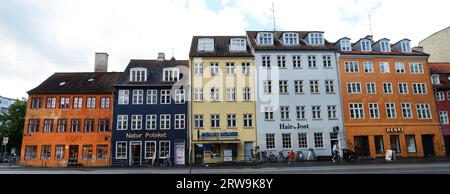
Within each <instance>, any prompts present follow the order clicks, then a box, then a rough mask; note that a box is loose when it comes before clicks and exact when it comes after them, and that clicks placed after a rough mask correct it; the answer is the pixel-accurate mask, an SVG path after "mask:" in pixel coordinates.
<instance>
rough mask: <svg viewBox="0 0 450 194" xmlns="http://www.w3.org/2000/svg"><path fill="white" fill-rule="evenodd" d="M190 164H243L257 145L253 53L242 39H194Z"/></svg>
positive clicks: (190, 109)
mask: <svg viewBox="0 0 450 194" xmlns="http://www.w3.org/2000/svg"><path fill="white" fill-rule="evenodd" d="M189 57H190V60H189V63H190V64H189V65H190V70H191V87H190V88H191V95H192V96H191V98H190V99H191V102H190V104H189V115H191V116H190V122H189V123H190V140H191V157H192V158H191V161H193V162H194V163H195V164H208V163H222V162H244V161H246V160H250V159H251V152H252V149H254V148H255V146H256V145H257V142H256V118H255V117H256V114H255V97H256V96H255V90H256V88H255V87H254V85H255V84H254V78H253V76H254V74H255V73H254V65H253V59H254V58H253V54H252V53H251V51H250V48H249V47H248V46H247V40H246V38H245V37H244V36H242V37H241V36H233V37H231V36H210V37H205V36H202V37H198V36H195V37H193V40H192V45H191V50H190V54H189Z"/></svg>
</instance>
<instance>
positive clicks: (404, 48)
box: [401, 40, 411, 52]
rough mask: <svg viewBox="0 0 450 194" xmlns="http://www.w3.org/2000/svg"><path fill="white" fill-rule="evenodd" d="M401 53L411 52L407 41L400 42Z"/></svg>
mask: <svg viewBox="0 0 450 194" xmlns="http://www.w3.org/2000/svg"><path fill="white" fill-rule="evenodd" d="M401 47H402V52H411V45H410V43H409V41H407V40H404V41H402V42H401Z"/></svg>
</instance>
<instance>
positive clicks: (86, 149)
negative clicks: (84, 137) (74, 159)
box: [83, 145, 92, 160]
mask: <svg viewBox="0 0 450 194" xmlns="http://www.w3.org/2000/svg"><path fill="white" fill-rule="evenodd" d="M91 159H92V145H83V160H91Z"/></svg>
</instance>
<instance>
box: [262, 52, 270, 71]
mask: <svg viewBox="0 0 450 194" xmlns="http://www.w3.org/2000/svg"><path fill="white" fill-rule="evenodd" d="M262 66H263V67H265V68H270V56H269V55H264V56H262Z"/></svg>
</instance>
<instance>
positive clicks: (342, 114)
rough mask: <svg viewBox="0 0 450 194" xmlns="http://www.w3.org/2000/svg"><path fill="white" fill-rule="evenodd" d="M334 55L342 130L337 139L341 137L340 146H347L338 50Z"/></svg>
mask: <svg viewBox="0 0 450 194" xmlns="http://www.w3.org/2000/svg"><path fill="white" fill-rule="evenodd" d="M334 56H335V57H334V59H335V61H336V70H337V71H336V72H337V82H338V85H337V89H339V92H337V93H338V95H339V100H340V104H341V106H340V113H341V121H342V130H341V131H342V138H341V137H339V140H341V139H342V141H343V143H341V145H343V146H342V147H345V148H347V140H346V137H347V136H346V134H345V132H346V130H345V123H344V99H343V98H342V88H341V76H340V68H339V66H340V64H339V57H340V54H339V52H337V51H336V52H335V53H334ZM340 133H341V132H339V133H338V135H339V134H340ZM341 149H342V148H341Z"/></svg>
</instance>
